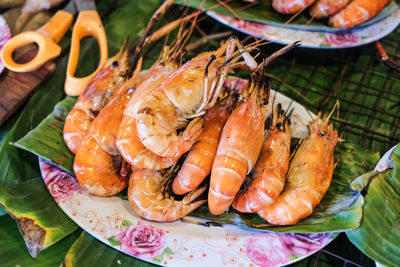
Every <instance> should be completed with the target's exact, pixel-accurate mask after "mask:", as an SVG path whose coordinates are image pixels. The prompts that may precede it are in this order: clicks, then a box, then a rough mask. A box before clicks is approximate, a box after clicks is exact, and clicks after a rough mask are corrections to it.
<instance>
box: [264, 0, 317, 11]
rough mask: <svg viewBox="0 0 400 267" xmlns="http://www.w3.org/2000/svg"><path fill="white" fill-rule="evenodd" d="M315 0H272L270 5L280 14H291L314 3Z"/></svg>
mask: <svg viewBox="0 0 400 267" xmlns="http://www.w3.org/2000/svg"><path fill="white" fill-rule="evenodd" d="M314 2H315V0H273V1H272V6H273V7H274V9H275V10H276V11H278V12H279V13H281V14H292V13H295V12H297V11H300V10H302V9H305V8H306V7H308V6H310V5H311V4H312V3H314Z"/></svg>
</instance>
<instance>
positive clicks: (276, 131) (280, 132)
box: [232, 106, 292, 213]
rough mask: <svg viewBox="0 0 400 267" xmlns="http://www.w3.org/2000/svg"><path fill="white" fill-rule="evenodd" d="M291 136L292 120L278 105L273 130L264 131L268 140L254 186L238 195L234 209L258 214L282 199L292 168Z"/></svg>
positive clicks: (261, 155)
mask: <svg viewBox="0 0 400 267" xmlns="http://www.w3.org/2000/svg"><path fill="white" fill-rule="evenodd" d="M291 134H292V130H291V128H290V125H289V120H288V118H285V117H284V116H283V113H282V112H281V110H280V107H279V106H278V107H277V108H276V109H275V111H274V116H273V119H272V125H271V127H270V129H268V130H266V131H265V141H264V143H263V146H262V149H261V153H260V156H259V158H258V160H257V163H256V166H255V168H254V174H253V177H252V180H251V183H250V185H249V186H248V187H247V188H246V189H245V190H244V191H241V192H240V193H239V194H238V195H237V196H236V198H235V200H234V201H233V203H232V206H233V208H234V209H236V210H238V211H240V212H251V213H253V212H257V211H259V210H261V209H262V208H265V207H267V206H268V205H270V204H271V203H272V202H274V200H275V199H276V198H277V197H278V196H279V194H280V193H281V192H282V189H283V186H284V185H285V177H286V173H287V170H288V168H289V161H290V139H291Z"/></svg>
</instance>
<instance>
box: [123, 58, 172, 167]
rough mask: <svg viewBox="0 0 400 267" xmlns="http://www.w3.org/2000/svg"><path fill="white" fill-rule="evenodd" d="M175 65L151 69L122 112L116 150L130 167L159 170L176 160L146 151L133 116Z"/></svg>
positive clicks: (158, 66) (161, 65)
mask: <svg viewBox="0 0 400 267" xmlns="http://www.w3.org/2000/svg"><path fill="white" fill-rule="evenodd" d="M177 67H178V66H177V64H176V63H173V62H171V63H169V64H167V65H163V64H159V65H157V66H156V67H155V68H152V69H151V70H150V72H149V73H148V74H147V75H146V77H145V78H144V79H143V80H142V82H141V83H139V84H138V86H137V87H136V90H135V93H134V95H133V97H132V99H131V100H130V101H129V104H128V106H127V108H126V109H125V111H124V117H123V119H122V122H121V124H120V126H119V130H118V134H117V142H116V143H117V148H118V150H119V151H120V153H121V155H122V156H123V158H124V159H125V160H126V161H127V162H128V163H129V164H131V165H132V166H135V167H137V168H146V169H153V170H159V169H164V168H168V167H170V166H171V165H172V164H174V163H175V162H176V160H177V159H178V158H177V157H175V158H168V157H161V156H158V155H157V154H154V153H153V152H152V151H150V150H148V149H147V148H146V147H145V146H144V145H143V144H142V142H141V141H140V139H139V137H138V131H137V123H136V118H135V114H136V113H137V110H138V107H140V105H141V103H142V102H143V99H144V98H145V97H146V96H147V95H148V94H150V93H151V92H152V91H153V90H155V89H156V88H157V87H158V86H159V85H160V83H161V82H162V81H163V80H164V79H165V78H166V77H167V76H168V75H169V74H170V73H172V72H173V71H174V70H175V69H176V68H177Z"/></svg>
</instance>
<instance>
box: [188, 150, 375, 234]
mask: <svg viewBox="0 0 400 267" xmlns="http://www.w3.org/2000/svg"><path fill="white" fill-rule="evenodd" d="M334 155H335V161H338V165H337V166H336V168H335V170H334V173H333V178H332V183H331V186H330V187H329V189H328V191H327V193H326V194H325V196H324V198H323V199H322V201H321V203H320V204H319V205H318V206H317V208H316V209H315V210H314V212H313V213H312V214H311V215H310V216H309V217H307V218H305V219H303V220H301V221H300V222H298V223H297V224H295V225H291V226H276V225H269V224H266V222H265V221H264V220H263V219H262V218H261V217H259V216H258V215H255V214H244V213H239V212H237V211H235V210H233V209H231V210H229V211H228V212H225V213H223V214H221V215H219V216H214V215H212V214H211V213H210V212H209V210H208V207H207V205H203V206H202V207H200V208H198V209H197V210H195V211H193V212H192V213H191V214H190V216H193V217H198V218H202V219H206V220H210V221H213V222H217V223H222V224H237V225H242V226H247V227H250V228H254V229H258V230H268V231H275V232H282V233H289V232H302V233H316V232H332V231H344V230H348V229H355V228H357V227H358V226H359V225H360V222H361V217H362V206H363V203H364V200H363V197H362V195H361V194H360V192H359V191H356V190H352V189H351V187H350V183H351V182H352V181H353V180H354V179H355V178H357V177H358V176H359V175H361V174H362V173H364V172H366V171H368V170H369V169H371V168H373V166H374V165H375V163H376V162H377V161H378V159H379V154H377V153H370V152H368V151H365V150H364V149H362V148H361V147H359V146H357V145H354V144H352V143H350V142H343V143H340V144H338V145H337V146H336V149H335V152H334Z"/></svg>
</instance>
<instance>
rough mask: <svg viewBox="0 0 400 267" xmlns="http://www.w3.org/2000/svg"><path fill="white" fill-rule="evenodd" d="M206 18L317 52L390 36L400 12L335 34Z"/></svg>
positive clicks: (277, 41) (220, 17) (209, 12)
mask: <svg viewBox="0 0 400 267" xmlns="http://www.w3.org/2000/svg"><path fill="white" fill-rule="evenodd" d="M207 14H208V15H209V16H210V17H213V18H214V19H216V20H217V21H219V22H221V23H223V24H225V25H227V26H229V27H231V28H233V29H235V30H237V31H240V32H243V33H245V34H248V35H252V36H257V37H259V38H262V39H265V40H269V41H272V42H275V43H280V44H289V43H293V42H295V41H298V40H300V41H301V42H302V47H306V48H318V49H337V48H349V47H356V46H360V45H365V44H369V43H372V42H374V41H377V40H379V39H381V38H383V37H385V36H386V35H388V34H389V33H391V32H392V31H393V30H394V29H396V28H397V26H398V25H399V23H400V8H396V9H395V10H394V11H393V12H392V13H391V14H390V15H389V16H387V17H385V18H384V19H382V20H380V21H377V22H376V23H373V24H367V25H366V26H364V27H355V28H351V29H348V30H343V31H338V32H325V31H318V30H315V31H313V30H306V29H303V30H302V29H290V28H285V27H279V26H276V25H272V24H268V23H259V22H253V21H248V20H243V19H236V18H233V17H229V16H225V15H221V14H217V13H215V12H212V11H208V12H207Z"/></svg>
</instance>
